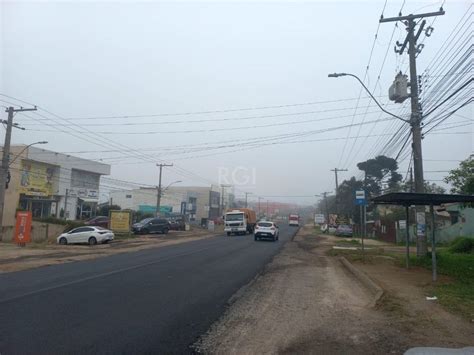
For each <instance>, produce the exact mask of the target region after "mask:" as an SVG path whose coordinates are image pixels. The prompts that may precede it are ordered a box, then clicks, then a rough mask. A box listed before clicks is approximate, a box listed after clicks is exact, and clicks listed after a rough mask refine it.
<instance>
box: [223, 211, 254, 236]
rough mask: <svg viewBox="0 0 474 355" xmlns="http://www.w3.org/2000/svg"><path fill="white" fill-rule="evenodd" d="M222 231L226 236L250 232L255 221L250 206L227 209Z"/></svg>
mask: <svg viewBox="0 0 474 355" xmlns="http://www.w3.org/2000/svg"><path fill="white" fill-rule="evenodd" d="M224 219H225V226H224V231H225V232H226V233H227V235H228V236H231V235H232V234H236V235H239V234H247V233H250V234H252V233H253V231H254V229H255V224H256V223H257V215H256V214H255V211H254V210H252V209H250V208H234V209H229V210H227V212H226V213H225V216H224Z"/></svg>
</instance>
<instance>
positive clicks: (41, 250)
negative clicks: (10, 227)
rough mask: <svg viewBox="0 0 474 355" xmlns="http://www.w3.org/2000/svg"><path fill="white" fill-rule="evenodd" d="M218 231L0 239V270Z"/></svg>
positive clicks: (187, 239)
mask: <svg viewBox="0 0 474 355" xmlns="http://www.w3.org/2000/svg"><path fill="white" fill-rule="evenodd" d="M218 233H219V232H218V231H216V232H209V231H207V230H205V229H194V230H191V231H185V232H184V231H170V232H169V233H168V234H167V235H162V234H153V235H144V236H133V235H132V236H131V237H130V238H120V239H116V240H114V241H113V242H111V243H108V244H101V245H94V246H89V245H56V244H47V243H31V244H28V245H27V246H26V247H24V248H21V247H18V246H17V245H15V244H13V243H0V273H4V272H12V271H20V270H26V269H31V268H35V267H40V266H47V265H55V264H62V263H67V262H72V261H79V260H87V259H95V258H99V257H103V256H108V255H113V254H119V253H126V252H132V251H138V250H143V249H148V248H158V247H163V246H168V245H173V244H180V243H186V242H190V241H193V240H198V239H203V238H209V237H213V236H215V235H216V234H218Z"/></svg>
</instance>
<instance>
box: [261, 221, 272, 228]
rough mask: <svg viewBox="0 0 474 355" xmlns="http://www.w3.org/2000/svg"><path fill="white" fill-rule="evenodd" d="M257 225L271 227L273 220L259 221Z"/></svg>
mask: <svg viewBox="0 0 474 355" xmlns="http://www.w3.org/2000/svg"><path fill="white" fill-rule="evenodd" d="M257 225H258V226H259V227H271V226H273V223H271V222H258V224H257Z"/></svg>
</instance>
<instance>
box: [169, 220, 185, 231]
mask: <svg viewBox="0 0 474 355" xmlns="http://www.w3.org/2000/svg"><path fill="white" fill-rule="evenodd" d="M168 222H169V223H170V230H172V231H173V230H174V231H184V230H186V222H185V220H184V217H169V218H168Z"/></svg>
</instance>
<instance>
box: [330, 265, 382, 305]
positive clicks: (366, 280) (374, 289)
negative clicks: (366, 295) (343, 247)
mask: <svg viewBox="0 0 474 355" xmlns="http://www.w3.org/2000/svg"><path fill="white" fill-rule="evenodd" d="M339 260H340V261H341V263H342V265H344V266H345V267H346V268H347V270H349V271H350V272H351V273H352V274H353V275H354V276H355V277H356V278H357V279H358V280H359V282H360V283H362V284H363V285H364V286H365V287H366V288H367V289H369V291H370V292H371V293H373V294H374V298H373V300H372V302H371V307H374V306H375V305H376V304H377V302H378V301H379V300H380V299H381V298H382V296H383V295H384V290H383V289H382V288H381V287H380V286H379V285H377V284H376V283H375V282H374V281H373V280H372V279H371V278H370V277H369V276H367V274H365V273H364V272H363V271H361V270H359V269H358V268H356V267H355V266H354V265H352V264H351V263H350V262H349V261H348V260H347V259H346V258H345V257H343V256H341V257H339Z"/></svg>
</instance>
